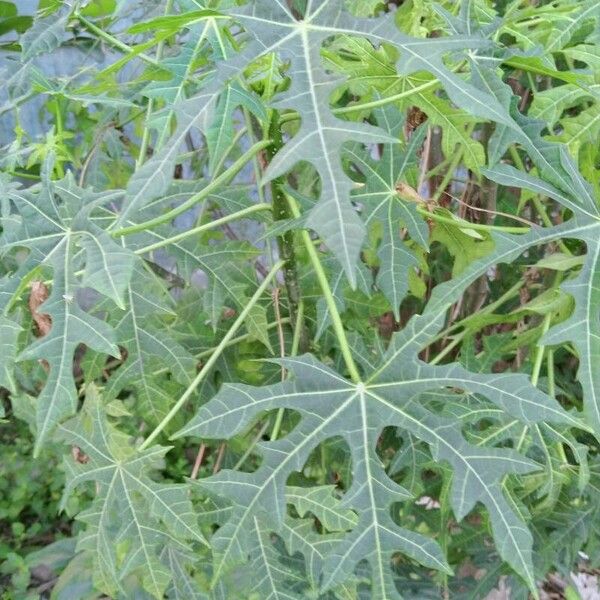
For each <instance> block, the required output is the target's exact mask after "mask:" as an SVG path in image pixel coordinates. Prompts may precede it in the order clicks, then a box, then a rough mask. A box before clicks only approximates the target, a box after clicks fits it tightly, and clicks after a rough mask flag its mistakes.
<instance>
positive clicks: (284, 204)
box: [265, 111, 303, 327]
mask: <svg viewBox="0 0 600 600" xmlns="http://www.w3.org/2000/svg"><path fill="white" fill-rule="evenodd" d="M277 115H278V113H277V112H276V111H273V116H272V119H271V123H270V125H269V135H270V137H271V138H272V139H273V143H272V144H271V145H270V146H269V147H268V148H266V149H265V154H266V157H267V161H268V162H270V161H271V160H272V159H273V157H274V156H275V154H277V152H278V151H279V150H280V149H281V148H282V147H283V135H282V133H281V126H280V123H279V118H278V116H277ZM283 184H284V181H283V179H282V178H278V179H275V180H273V181H271V198H272V201H273V219H274V220H275V221H280V220H285V219H289V218H290V217H291V212H290V206H289V204H288V201H287V199H286V197H285V194H284V193H283V191H282V186H283ZM277 247H278V249H279V256H280V257H281V258H283V259H285V261H286V263H285V269H284V272H283V276H284V280H285V288H286V291H287V296H288V304H289V309H288V310H289V314H290V317H291V318H292V320H293V321H296V322H297V320H296V315H297V313H298V303H299V302H300V286H299V285H298V269H297V267H296V252H295V250H294V232H293V231H286V232H285V233H282V234H281V235H279V236H277ZM299 325H300V327H302V326H303V324H302V323H300V324H299Z"/></svg>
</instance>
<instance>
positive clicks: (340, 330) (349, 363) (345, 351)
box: [286, 194, 361, 383]
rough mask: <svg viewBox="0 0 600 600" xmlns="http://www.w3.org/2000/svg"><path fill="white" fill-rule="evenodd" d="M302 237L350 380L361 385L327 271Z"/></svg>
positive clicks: (291, 201)
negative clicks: (329, 314)
mask: <svg viewBox="0 0 600 600" xmlns="http://www.w3.org/2000/svg"><path fill="white" fill-rule="evenodd" d="M286 198H287V200H288V203H289V206H290V210H291V213H292V216H293V217H294V218H297V217H299V216H300V211H299V210H298V207H297V206H296V202H295V200H294V199H293V198H291V197H290V196H289V195H287V194H286ZM300 235H301V236H302V241H303V242H304V246H305V248H306V252H307V253H308V256H309V258H310V262H311V264H312V266H313V269H314V270H315V273H316V275H317V279H318V280H319V285H320V286H321V291H322V292H323V296H324V297H325V302H326V303H327V308H328V309H329V312H330V313H331V320H332V321H333V329H334V331H335V335H336V337H337V339H338V342H339V344H340V350H341V352H342V357H343V358H344V362H345V363H346V368H347V369H348V373H349V374H350V378H351V379H352V381H353V382H354V383H360V382H361V378H360V373H359V371H358V367H357V366H356V363H355V362H354V358H353V357H352V352H351V350H350V344H349V342H348V338H347V337H346V331H345V330H344V324H343V323H342V318H341V317H340V313H339V312H338V309H337V306H336V305H335V299H334V297H333V294H332V292H331V288H330V287H329V282H328V281H327V275H326V274H325V270H324V269H323V265H322V264H321V261H320V260H319V255H318V254H317V251H316V249H315V247H314V246H313V243H312V240H311V239H310V235H309V233H308V231H306V230H303V231H301V232H300Z"/></svg>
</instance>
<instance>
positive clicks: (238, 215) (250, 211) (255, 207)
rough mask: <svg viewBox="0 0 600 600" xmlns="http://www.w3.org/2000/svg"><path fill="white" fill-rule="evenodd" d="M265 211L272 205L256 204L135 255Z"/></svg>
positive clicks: (147, 247) (143, 249)
mask: <svg viewBox="0 0 600 600" xmlns="http://www.w3.org/2000/svg"><path fill="white" fill-rule="evenodd" d="M263 210H271V205H270V204H254V205H253V206H249V207H248V208H244V209H242V210H240V211H238V212H235V213H232V214H230V215H226V216H225V217H221V218H220V219H215V220H214V221H210V222H208V223H203V224H202V225H199V226H198V227H193V228H192V229H187V230H186V231H182V232H181V233H178V234H177V235H174V236H173V237H170V238H165V239H163V240H159V241H158V242H155V243H154V244H150V245H148V246H145V247H144V248H140V249H139V250H136V251H135V254H145V253H146V252H152V251H153V250H157V249H158V248H164V247H165V246H168V245H169V244H174V243H176V242H179V241H181V240H184V239H185V238H187V237H190V236H192V235H197V234H200V233H203V232H204V231H208V230H210V229H214V228H215V227H219V226H221V225H225V223H230V222H231V221H236V220H237V219H243V218H244V217H247V216H248V215H251V214H253V213H255V212H259V211H263Z"/></svg>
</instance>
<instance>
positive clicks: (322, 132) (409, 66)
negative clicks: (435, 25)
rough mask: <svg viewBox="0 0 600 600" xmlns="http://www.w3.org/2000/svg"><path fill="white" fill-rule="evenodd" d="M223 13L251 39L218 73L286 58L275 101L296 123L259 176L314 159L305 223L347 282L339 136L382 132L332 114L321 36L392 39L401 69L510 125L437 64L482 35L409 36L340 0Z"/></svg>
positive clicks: (349, 264) (349, 250)
mask: <svg viewBox="0 0 600 600" xmlns="http://www.w3.org/2000/svg"><path fill="white" fill-rule="evenodd" d="M229 14H230V15H231V16H232V17H233V18H234V19H235V20H237V21H239V22H240V23H241V24H242V25H243V26H244V28H245V29H246V30H247V31H248V32H249V33H250V34H251V35H252V36H253V38H254V40H253V41H252V42H251V43H250V44H248V46H247V47H246V48H245V49H244V50H243V51H242V52H241V54H240V55H239V56H237V57H235V58H233V59H232V61H231V62H230V63H225V64H223V65H222V66H221V67H220V68H221V71H222V73H223V76H224V77H227V76H229V77H232V76H233V75H234V74H237V73H238V72H239V70H240V69H241V65H244V64H247V63H248V62H250V61H252V60H254V59H256V58H258V57H260V56H263V55H264V54H266V53H269V52H276V53H278V54H279V55H280V56H281V58H282V59H283V60H285V61H289V63H290V67H289V70H288V74H289V76H290V78H291V86H290V88H289V89H288V90H287V91H285V92H283V93H282V94H281V95H280V96H279V98H278V101H277V102H276V104H275V106H277V107H278V108H290V109H293V110H296V111H298V113H299V115H300V119H301V125H300V129H299V131H298V132H297V133H296V135H295V136H294V137H293V138H292V139H291V140H290V141H289V142H288V143H287V144H285V145H284V147H283V148H282V149H281V150H280V151H279V152H278V153H277V155H276V156H275V157H274V159H273V161H272V162H271V164H270V165H269V168H268V170H267V173H266V178H267V179H272V178H276V177H278V176H280V175H282V174H283V173H285V172H286V171H288V170H289V169H291V168H292V167H293V166H294V165H296V164H297V163H298V162H299V161H303V160H304V161H307V162H309V163H310V164H312V165H313V166H314V167H315V169H316V170H317V171H318V173H319V175H320V178H321V193H320V200H319V202H318V203H317V204H316V205H315V207H314V208H313V209H312V210H311V212H310V215H309V218H308V226H309V227H311V228H312V229H315V231H317V232H318V233H319V234H320V235H321V237H322V238H323V239H324V241H325V243H326V244H327V245H328V247H329V248H330V249H331V251H332V252H333V253H334V254H335V256H336V257H337V259H338V260H339V261H340V263H341V265H342V266H343V268H344V270H345V272H346V274H347V276H348V278H349V279H350V281H351V283H352V284H353V285H354V284H355V282H356V278H355V268H356V264H357V262H358V255H359V252H360V249H361V245H362V242H363V240H364V236H365V229H364V226H363V225H362V223H361V221H360V220H359V218H358V216H357V215H356V214H355V212H354V210H353V209H352V208H351V205H350V203H349V195H350V191H351V187H352V185H351V182H350V180H349V179H348V177H347V176H346V175H345V174H344V172H343V169H342V166H341V161H340V155H339V154H340V148H341V145H342V144H343V143H344V142H346V141H353V140H360V141H361V142H372V141H381V140H387V139H388V137H387V136H386V135H385V134H384V133H383V132H381V131H378V130H377V129H374V128H373V127H371V126H368V125H367V124H364V123H355V122H347V121H342V120H340V119H338V118H336V117H335V116H334V115H333V114H332V112H331V110H330V108H329V95H330V94H331V92H333V90H334V89H335V88H336V86H337V85H339V83H340V82H339V81H337V80H336V79H335V78H332V76H331V74H330V73H328V72H327V71H326V70H325V69H324V68H323V66H322V64H321V56H320V51H321V46H322V44H323V42H324V41H325V40H326V39H327V38H329V37H332V36H335V35H356V36H359V37H367V38H368V39H369V40H371V41H372V42H373V43H375V44H377V45H379V44H381V43H382V42H386V43H392V44H394V45H395V46H396V47H397V48H398V49H399V50H400V53H401V57H400V61H399V63H398V69H399V71H400V73H401V74H403V75H409V74H411V73H413V72H415V71H419V70H426V71H429V72H431V73H432V74H434V75H435V76H436V77H437V78H438V79H439V80H440V82H441V83H442V85H443V86H444V88H445V90H446V92H447V93H448V95H449V96H450V98H451V99H452V100H453V101H454V102H455V103H457V104H459V105H460V106H465V107H468V108H469V110H470V111H471V112H472V113H473V114H475V115H478V116H483V117H484V118H487V119H493V120H496V121H497V122H499V123H502V124H503V125H505V126H507V127H509V128H510V127H515V128H516V125H515V124H514V122H513V121H512V119H511V118H510V116H509V115H508V114H507V112H506V110H505V109H504V108H503V107H502V106H501V105H500V103H499V102H498V101H497V100H496V99H495V98H494V97H492V96H490V95H488V94H485V93H483V92H480V91H479V90H477V89H475V88H474V87H473V86H471V85H470V84H469V83H467V82H465V81H463V80H462V79H460V78H459V77H457V76H456V75H454V74H453V73H452V72H451V71H450V70H448V69H447V68H446V67H445V66H444V64H443V61H442V56H443V55H444V54H445V53H447V52H452V51H459V50H464V49H465V48H472V49H476V48H479V47H482V46H484V47H485V46H487V45H489V42H487V41H486V40H484V39H483V38H481V37H469V36H466V37H465V36H455V37H452V38H445V39H428V40H419V39H413V38H410V37H408V36H405V35H403V34H401V33H400V32H399V31H398V30H397V28H396V26H395V25H394V22H393V15H386V16H383V17H381V18H376V19H359V18H356V17H352V16H351V15H350V14H348V13H346V12H345V11H344V9H343V3H342V2H341V1H340V0H325V1H324V2H319V3H317V2H313V1H312V0H309V2H307V4H306V10H305V13H304V18H303V20H301V21H299V20H297V19H296V18H295V17H294V16H293V14H292V13H291V11H290V10H289V9H288V8H287V6H286V5H285V3H284V2H282V1H279V0H277V1H276V2H271V1H270V0H256V1H253V2H250V3H249V4H248V5H247V6H246V7H245V8H244V9H242V10H232V11H230V13H229Z"/></svg>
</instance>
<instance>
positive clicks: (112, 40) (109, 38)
mask: <svg viewBox="0 0 600 600" xmlns="http://www.w3.org/2000/svg"><path fill="white" fill-rule="evenodd" d="M74 16H75V17H76V18H77V20H78V21H79V22H80V23H81V24H82V25H83V26H84V27H85V28H86V29H88V30H89V31H91V32H92V33H95V34H96V35H97V36H98V37H99V38H101V39H103V40H104V41H105V42H107V43H109V44H110V45H111V46H113V48H117V49H118V50H121V51H122V52H125V54H133V55H136V56H138V57H139V58H141V59H142V60H143V61H144V62H147V63H148V64H150V65H153V66H154V67H158V68H160V62H159V61H158V60H156V59H155V58H152V57H151V56H148V55H147V54H144V53H142V52H136V51H135V50H134V49H133V48H132V47H131V46H128V45H127V44H125V43H124V42H122V41H121V40H118V39H117V38H116V37H114V36H113V35H110V33H107V32H106V31H104V30H103V29H100V27H98V26H96V25H94V23H92V22H91V21H88V20H87V19H86V18H85V17H82V16H81V14H79V13H75V15H74Z"/></svg>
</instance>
